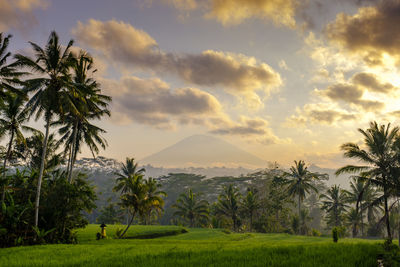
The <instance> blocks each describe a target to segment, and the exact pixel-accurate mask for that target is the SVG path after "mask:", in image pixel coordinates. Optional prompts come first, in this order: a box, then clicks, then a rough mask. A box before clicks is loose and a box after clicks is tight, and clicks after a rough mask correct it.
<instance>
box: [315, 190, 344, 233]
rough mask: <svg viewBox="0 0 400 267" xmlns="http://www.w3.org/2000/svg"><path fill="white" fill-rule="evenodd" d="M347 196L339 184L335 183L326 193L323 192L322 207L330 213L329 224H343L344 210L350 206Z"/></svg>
mask: <svg viewBox="0 0 400 267" xmlns="http://www.w3.org/2000/svg"><path fill="white" fill-rule="evenodd" d="M346 197H347V196H346V194H345V193H344V191H343V190H342V189H341V188H340V187H339V186H338V185H333V186H332V187H331V188H329V189H328V191H327V192H326V193H325V194H321V196H320V199H321V200H322V209H323V210H325V211H326V212H327V213H328V216H327V217H328V224H329V225H334V226H340V225H341V224H342V216H343V212H344V211H346V208H347V207H348V205H347V204H346V203H347V198H346Z"/></svg>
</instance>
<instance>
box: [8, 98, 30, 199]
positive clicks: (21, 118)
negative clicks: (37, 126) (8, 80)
mask: <svg viewBox="0 0 400 267" xmlns="http://www.w3.org/2000/svg"><path fill="white" fill-rule="evenodd" d="M28 119H29V111H28V110H26V109H25V108H24V98H23V97H22V96H20V95H16V94H14V93H11V92H9V93H7V94H6V95H5V97H4V100H3V103H0V137H1V133H4V134H8V136H9V138H10V139H9V141H8V148H7V152H6V154H5V156H4V162H3V171H4V173H3V178H4V179H5V177H6V167H7V160H9V159H10V157H11V151H12V145H13V142H14V140H16V141H17V143H19V144H22V143H23V144H26V142H25V137H24V135H23V134H22V131H31V132H32V131H35V130H34V129H33V128H31V127H29V126H27V125H24V124H25V123H26V122H27V121H28ZM4 197H5V187H3V190H2V196H1V202H4Z"/></svg>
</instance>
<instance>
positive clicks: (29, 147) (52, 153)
mask: <svg viewBox="0 0 400 267" xmlns="http://www.w3.org/2000/svg"><path fill="white" fill-rule="evenodd" d="M43 139H44V135H43V133H42V132H40V131H35V132H34V134H33V135H32V136H30V137H28V138H26V145H24V146H20V150H21V151H19V153H20V154H21V156H22V158H23V159H24V160H25V161H26V162H27V164H28V165H29V167H30V168H31V169H33V170H39V168H40V165H41V162H42V153H43ZM59 148H60V144H59V142H58V140H57V139H56V137H55V135H54V134H53V133H52V134H50V135H49V138H48V141H47V148H46V155H45V160H44V162H45V164H44V170H43V173H44V174H45V173H48V172H50V171H52V170H54V169H55V168H57V167H58V166H60V164H63V162H64V157H63V155H62V153H58V150H59Z"/></svg>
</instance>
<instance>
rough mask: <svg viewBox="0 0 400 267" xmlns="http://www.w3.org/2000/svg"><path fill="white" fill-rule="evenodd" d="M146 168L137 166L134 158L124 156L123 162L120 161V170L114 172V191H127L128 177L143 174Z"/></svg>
mask: <svg viewBox="0 0 400 267" xmlns="http://www.w3.org/2000/svg"><path fill="white" fill-rule="evenodd" d="M145 171H146V170H145V169H144V168H140V169H139V167H138V163H137V162H135V159H134V158H126V160H125V163H122V168H121V172H115V173H114V174H115V175H116V176H117V179H116V183H117V185H116V186H115V187H114V189H113V190H114V191H121V193H122V194H123V193H125V192H127V190H128V189H129V186H128V185H129V177H131V176H143V175H144V172H145Z"/></svg>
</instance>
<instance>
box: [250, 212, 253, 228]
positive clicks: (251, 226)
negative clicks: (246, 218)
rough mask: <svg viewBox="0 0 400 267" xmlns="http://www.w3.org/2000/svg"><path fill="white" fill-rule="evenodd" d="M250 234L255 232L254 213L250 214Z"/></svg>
mask: <svg viewBox="0 0 400 267" xmlns="http://www.w3.org/2000/svg"><path fill="white" fill-rule="evenodd" d="M250 232H253V213H251V214H250Z"/></svg>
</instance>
